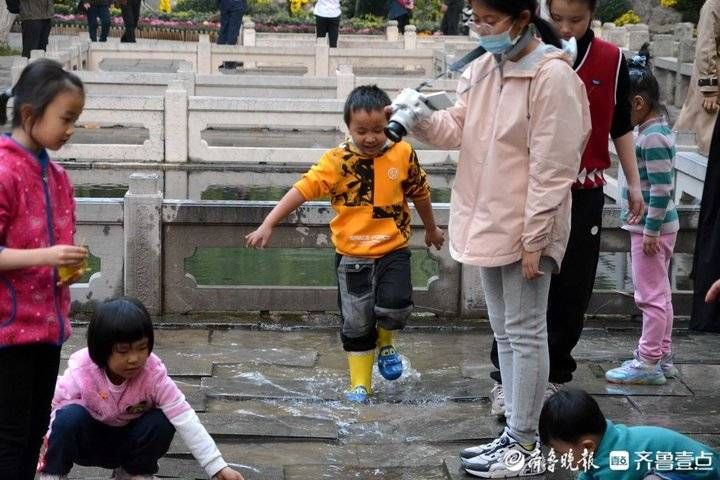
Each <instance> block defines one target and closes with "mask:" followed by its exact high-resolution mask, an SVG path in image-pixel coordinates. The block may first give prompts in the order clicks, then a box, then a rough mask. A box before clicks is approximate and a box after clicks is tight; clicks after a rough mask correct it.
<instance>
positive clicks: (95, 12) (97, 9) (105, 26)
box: [87, 5, 110, 42]
mask: <svg viewBox="0 0 720 480" xmlns="http://www.w3.org/2000/svg"><path fill="white" fill-rule="evenodd" d="M98 17H99V18H100V41H101V42H106V41H107V37H108V32H109V31H110V7H108V6H107V5H93V6H91V7H90V8H88V10H87V22H88V30H89V31H90V40H92V41H93V42H97V27H98V24H97V19H98Z"/></svg>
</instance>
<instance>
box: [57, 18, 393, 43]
mask: <svg viewBox="0 0 720 480" xmlns="http://www.w3.org/2000/svg"><path fill="white" fill-rule="evenodd" d="M111 21H112V24H111V27H110V36H112V37H116V36H121V35H122V30H123V21H122V18H120V17H112V20H111ZM254 23H255V30H256V31H257V32H272V33H314V32H315V23H314V22H311V21H309V20H308V19H295V18H290V19H288V18H282V17H281V18H279V19H276V18H273V17H270V16H262V15H261V16H259V18H257V19H254ZM219 28H220V24H219V22H215V21H209V20H202V21H199V20H171V19H163V18H152V17H144V18H141V19H140V22H139V23H138V28H137V33H136V36H137V37H138V38H152V39H157V40H183V41H189V42H192V41H197V39H198V36H199V35H201V34H208V35H210V37H211V41H214V40H215V38H216V37H217V31H218V29H219ZM86 30H87V21H86V18H85V16H84V15H72V14H68V15H60V14H57V15H55V17H54V20H53V34H56V35H76V34H77V33H79V32H83V31H86ZM340 32H341V33H345V34H364V35H372V34H378V35H380V34H382V33H383V32H384V26H383V25H381V24H380V23H379V22H376V23H375V24H374V25H372V26H363V25H360V28H358V26H354V25H353V23H352V22H351V21H347V22H343V25H342V26H341V28H340Z"/></svg>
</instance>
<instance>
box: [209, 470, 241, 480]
mask: <svg viewBox="0 0 720 480" xmlns="http://www.w3.org/2000/svg"><path fill="white" fill-rule="evenodd" d="M213 478H215V479H216V480H245V479H244V478H243V476H242V475H240V474H239V473H238V472H236V471H235V470H233V469H232V468H230V467H225V468H223V469H222V470H220V471H219V472H218V473H216V474H215V477H213Z"/></svg>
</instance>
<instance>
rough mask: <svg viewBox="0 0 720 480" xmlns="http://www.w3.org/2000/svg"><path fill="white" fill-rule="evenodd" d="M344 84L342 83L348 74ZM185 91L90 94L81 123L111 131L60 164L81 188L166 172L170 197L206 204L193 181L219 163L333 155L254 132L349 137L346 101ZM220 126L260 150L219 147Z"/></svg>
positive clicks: (439, 160) (449, 156) (64, 153)
mask: <svg viewBox="0 0 720 480" xmlns="http://www.w3.org/2000/svg"><path fill="white" fill-rule="evenodd" d="M337 80H338V82H340V81H341V80H343V76H342V74H340V76H338V79H337ZM347 80H348V82H347V83H348V84H347V86H343V87H342V88H344V89H345V90H348V89H349V88H351V86H352V82H353V80H352V76H350V78H348V79H347ZM399 86H400V85H398V87H399ZM185 87H186V84H185V83H184V82H182V81H176V82H170V87H169V88H168V89H167V90H166V91H165V93H164V95H163V96H155V95H148V96H140V95H136V96H131V95H115V96H111V95H102V96H92V95H91V96H88V98H87V100H86V103H85V109H84V111H83V113H82V115H81V117H80V120H79V123H80V124H84V125H88V126H89V127H90V128H89V129H87V130H86V133H89V132H92V131H93V128H92V127H100V126H103V125H105V126H108V127H109V128H108V129H107V133H104V134H103V136H101V137H96V138H89V139H88V140H85V143H82V142H81V141H80V140H78V141H76V142H74V143H69V144H67V145H65V146H64V147H63V148H62V149H61V150H59V151H58V152H57V153H56V154H55V158H57V159H59V160H61V161H64V162H65V165H66V167H67V168H68V169H69V170H70V172H71V175H72V177H73V180H74V181H75V182H76V183H77V184H80V185H82V184H98V183H107V182H98V179H97V176H96V171H93V170H88V168H99V169H101V170H102V171H103V173H102V175H103V176H104V177H108V175H111V174H112V175H114V177H115V178H119V177H122V178H123V179H125V178H127V175H128V169H130V170H135V171H137V170H140V171H145V172H147V171H160V172H164V184H165V188H164V193H165V195H166V196H167V197H168V198H179V199H184V198H199V197H189V196H188V195H190V193H191V192H190V190H189V189H190V188H193V191H194V192H195V194H196V195H197V194H198V193H197V192H198V191H200V192H201V191H202V190H198V189H199V188H201V187H202V185H201V186H198V185H195V187H191V185H190V183H191V182H190V180H189V175H191V174H192V173H195V174H198V173H201V171H202V170H204V169H205V168H206V167H207V171H213V170H218V168H217V167H218V166H219V165H224V167H220V168H219V170H225V169H230V170H232V169H233V167H236V166H239V165H245V166H252V167H253V168H257V167H258V166H259V165H274V166H287V165H296V166H304V167H307V166H309V165H311V164H313V163H315V162H316V161H317V160H318V159H319V158H320V156H321V155H322V154H323V153H324V152H325V151H326V150H327V147H323V148H320V147H318V148H300V147H282V146H272V142H271V141H269V140H268V141H267V142H266V143H265V144H263V140H262V136H259V137H258V138H252V137H253V136H257V134H256V133H253V132H256V131H258V130H260V131H262V130H264V129H268V130H274V131H288V130H298V131H300V132H307V135H310V136H311V135H313V132H316V133H317V132H324V133H325V134H327V135H330V136H331V137H332V136H338V135H339V136H340V137H342V135H343V134H342V132H343V131H344V130H345V126H344V124H343V120H342V117H343V115H342V111H343V105H344V101H343V100H337V99H303V98H294V99H289V98H287V99H278V98H247V97H204V96H189V95H188V94H187V91H186V90H185ZM123 128H124V130H123ZM213 128H215V129H217V128H227V129H231V130H232V129H234V131H242V132H244V134H245V137H247V138H246V142H249V143H250V144H251V145H255V146H232V145H217V144H213V142H212V141H210V140H209V139H207V138H205V135H206V134H207V133H208V132H210V133H211V132H212V129H213ZM96 130H97V128H96ZM123 131H124V132H128V131H130V132H135V133H134V134H133V135H134V136H133V135H130V136H129V137H127V136H126V137H123V135H127V134H126V133H125V134H124V133H123ZM78 138H82V137H78ZM86 138H88V137H86ZM248 138H249V140H248ZM333 144H335V141H333ZM418 155H419V157H420V160H421V162H422V163H423V164H424V165H426V166H428V167H432V166H448V165H449V166H450V167H452V166H453V165H454V163H455V162H456V160H457V152H454V151H450V152H448V151H445V150H431V149H426V148H424V147H422V146H420V147H419V149H418ZM96 165H97V167H96ZM245 170H246V171H247V169H245ZM218 176H222V175H221V174H219V173H217V172H216V173H215V174H214V175H212V176H211V177H212V178H207V177H205V178H203V176H202V175H196V179H198V181H200V182H201V183H203V184H204V186H208V185H211V184H215V180H214V179H216V178H217V177H218ZM208 182H211V183H208ZM109 183H117V182H109ZM441 183H446V182H445V181H443V182H441Z"/></svg>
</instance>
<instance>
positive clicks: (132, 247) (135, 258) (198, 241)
mask: <svg viewBox="0 0 720 480" xmlns="http://www.w3.org/2000/svg"><path fill="white" fill-rule="evenodd" d="M273 205H274V202H217V201H189V200H167V199H163V196H162V193H161V191H160V184H159V178H158V177H157V176H156V175H146V174H136V175H132V176H131V178H130V190H129V191H128V193H127V195H126V196H125V198H124V199H117V200H100V199H78V206H77V218H78V230H79V233H78V237H79V238H83V243H85V244H87V245H88V246H89V248H90V252H91V254H92V255H95V256H99V257H101V260H102V263H101V269H100V271H99V272H96V273H95V274H93V276H92V277H91V278H90V281H89V283H86V284H75V285H73V286H72V287H71V291H72V297H73V306H74V308H75V309H82V308H85V307H87V306H89V305H91V304H92V303H93V302H95V301H101V300H103V299H105V298H109V297H111V296H115V295H118V294H121V293H125V294H127V295H133V296H136V297H138V298H140V299H141V300H142V301H143V302H144V303H145V305H147V306H148V308H149V309H150V310H151V311H152V312H153V313H154V314H159V313H190V312H206V311H256V310H272V311H335V310H336V308H337V298H336V292H335V289H334V288H333V287H331V286H329V287H303V286H298V287H281V286H274V287H268V286H262V285H257V286H254V285H243V286H241V285H202V284H198V282H196V281H195V279H194V277H193V276H192V275H191V274H190V273H189V272H188V271H187V270H186V266H185V265H186V259H187V258H188V257H191V256H192V255H193V254H194V252H195V251H196V250H197V249H200V248H208V247H212V248H218V247H242V246H243V245H244V236H245V235H246V234H247V233H249V232H250V231H252V230H254V229H255V228H257V226H258V225H259V224H260V223H261V222H262V220H263V219H264V217H265V216H266V215H267V213H268V212H269V211H270V209H271V208H272V207H273ZM448 208H449V206H448V204H434V205H433V209H434V212H435V215H436V219H437V222H438V225H439V226H441V228H443V229H445V228H447V221H448ZM332 216H333V212H332V210H331V209H330V208H329V206H328V204H327V203H326V202H311V203H308V204H306V205H304V206H303V207H302V208H301V209H299V210H298V212H296V213H295V214H293V215H291V216H290V217H289V218H288V219H286V220H285V221H284V222H282V223H281V224H280V225H278V227H277V228H276V231H275V234H274V236H273V242H272V244H271V247H270V248H307V249H316V248H328V247H330V246H331V244H330V243H329V236H328V226H327V225H328V222H329V220H330V219H331V218H332ZM697 221H698V208H697V207H681V208H680V223H681V231H680V233H679V236H678V242H677V244H676V247H675V253H676V254H679V253H688V252H692V251H693V248H694V239H695V230H696V228H697ZM412 225H413V235H412V238H411V241H410V245H411V247H412V248H418V249H423V248H424V231H423V229H422V222H421V221H420V219H419V218H418V216H417V215H416V214H414V215H413V221H412ZM628 248H629V245H628V236H627V234H626V232H624V231H622V230H621V229H620V221H619V212H618V209H617V207H614V206H607V207H606V208H605V213H604V218H603V233H602V245H601V250H602V251H603V252H619V253H626V252H627V251H628ZM429 253H430V256H431V257H432V258H433V259H434V260H435V261H436V262H437V263H438V268H439V274H438V276H436V277H432V278H431V279H430V281H429V282H428V284H427V285H425V286H423V287H420V288H416V289H415V299H416V302H417V303H418V304H419V305H424V306H428V308H430V309H431V311H433V312H435V313H437V314H439V315H441V316H466V317H480V316H484V315H485V314H486V312H485V306H484V301H483V298H484V296H483V292H482V289H481V288H480V286H479V285H480V282H479V281H478V271H477V268H474V267H469V266H463V265H460V264H458V263H456V262H454V261H453V260H452V259H451V258H450V257H449V254H448V251H447V246H446V247H444V248H443V249H442V250H441V251H439V252H435V251H434V250H433V251H430V252H429ZM260 254H261V253H260V252H258V255H260ZM673 301H674V306H675V311H676V313H677V314H678V315H687V314H688V312H689V301H690V292H686V291H677V292H675V296H674V299H673ZM634 311H635V306H634V302H633V300H632V295H628V292H625V291H624V286H623V285H618V288H617V289H615V290H605V291H596V292H595V295H594V296H593V300H592V305H591V308H590V312H592V313H594V314H615V315H618V314H620V315H627V314H630V313H632V312H634Z"/></svg>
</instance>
